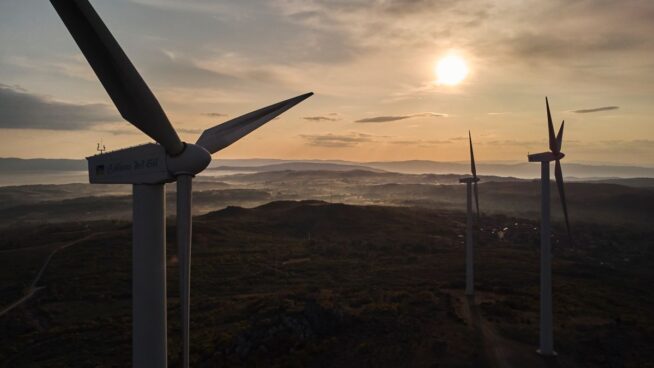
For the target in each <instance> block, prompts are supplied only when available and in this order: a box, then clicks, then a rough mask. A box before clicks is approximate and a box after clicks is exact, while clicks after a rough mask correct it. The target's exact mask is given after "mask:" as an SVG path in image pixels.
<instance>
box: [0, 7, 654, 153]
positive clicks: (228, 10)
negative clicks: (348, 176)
mask: <svg viewBox="0 0 654 368" xmlns="http://www.w3.org/2000/svg"><path fill="white" fill-rule="evenodd" d="M91 3H92V4H93V6H94V7H95V9H96V11H97V12H98V13H99V14H100V16H101V17H102V18H103V20H104V21H105V23H106V24H107V26H108V27H109V29H110V30H111V31H112V33H113V34H114V36H115V38H116V39H117V40H118V42H119V43H120V44H121V46H122V47H123V49H124V50H125V52H126V54H127V55H128V56H129V57H130V59H131V60H132V62H133V63H134V65H135V66H136V68H137V69H138V71H139V72H140V73H141V75H142V76H143V78H144V79H145V81H146V82H147V83H148V85H149V86H150V88H151V89H152V91H153V92H154V94H155V95H156V96H157V98H158V99H159V101H160V103H161V105H162V106H163V108H164V110H165V111H166V113H167V115H168V117H169V118H170V120H171V122H172V124H173V126H174V127H175V128H176V130H177V131H178V133H179V135H180V137H181V138H182V140H184V141H187V142H195V140H196V139H197V137H199V134H200V133H201V132H202V130H204V129H206V128H209V127H211V126H214V125H216V124H218V123H221V122H223V121H226V120H229V119H231V118H234V117H237V116H239V115H242V114H245V113H247V112H250V111H252V110H255V109H258V108H260V107H263V106H267V105H269V104H272V103H275V102H278V101H281V100H284V99H287V98H290V97H293V96H296V95H299V94H302V93H305V92H309V91H313V92H314V93H315V95H314V96H313V97H311V98H309V99H308V100H306V101H304V102H302V103H301V104H299V105H297V106H296V107H294V108H293V109H291V110H289V111H288V112H286V113H284V114H283V115H282V116H281V117H280V118H279V119H276V120H273V121H271V122H270V123H268V124H267V125H265V126H264V127H262V128H260V129H258V130H257V131H255V132H254V133H252V134H250V135H249V136H247V137H246V138H244V139H242V140H241V141H239V142H237V143H235V144H233V145H232V146H230V147H228V148H227V149H225V150H223V151H221V152H219V153H217V154H215V155H214V159H216V158H218V159H219V158H220V157H223V158H232V159H233V158H282V159H343V160H351V161H381V160H384V161H391V160H392V161H398V160H414V159H419V160H434V161H463V160H467V158H468V147H467V133H468V130H470V131H471V132H472V136H473V140H474V142H475V155H476V158H477V160H479V161H512V162H522V161H526V158H527V157H526V155H527V153H528V152H531V153H534V152H541V151H545V150H546V149H547V141H546V139H547V130H546V115H545V103H544V98H545V96H549V99H550V106H551V109H552V114H553V117H554V120H555V124H557V125H558V124H559V123H560V121H561V120H563V119H565V121H566V125H565V133H564V143H563V151H564V152H565V153H566V155H567V157H566V160H567V161H568V162H573V161H574V162H596V163H618V164H629V165H642V166H654V126H653V125H652V116H654V104H653V103H652V102H653V99H654V37H652V35H654V2H653V1H651V0H633V1H632V0H625V1H613V0H610V1H609V0H548V1H541V0H539V1H533V0H501V1H500V0H440V1H434V0H377V1H372V0H371V1H358V0H303V1H296V0H266V1H210V0H187V1H177V0H113V1H99V0H92V1H91ZM448 55H455V56H457V57H460V58H462V59H463V60H464V61H465V63H466V64H467V67H468V69H469V73H468V75H467V77H466V78H465V79H464V80H463V81H462V82H461V83H460V84H457V85H445V84H442V83H438V81H437V80H436V75H435V67H436V64H437V62H438V61H439V60H440V59H442V58H443V57H446V56H448ZM100 140H102V142H103V144H104V145H105V146H106V147H107V149H109V150H114V149H119V148H122V147H126V146H132V145H136V144H141V143H145V142H148V141H149V138H148V137H147V136H145V135H144V134H142V133H141V132H140V131H138V130H137V129H136V128H134V127H133V126H131V125H130V124H129V123H127V122H125V121H124V120H122V118H121V117H120V115H119V114H118V112H117V110H116V108H115V107H114V106H113V104H112V102H111V100H110V99H109V97H108V96H107V94H106V92H105V91H104V89H103V88H102V86H101V84H100V83H99V82H98V80H97V78H96V77H95V75H94V74H93V71H92V70H91V68H90V67H89V66H88V64H87V63H86V61H85V59H84V57H83V56H82V54H81V52H80V51H79V49H78V48H77V45H76V44H75V43H74V41H73V39H72V37H71V36H70V34H69V33H68V31H67V30H66V28H65V27H64V25H63V23H62V22H61V20H60V19H59V18H58V16H57V14H56V12H55V11H54V9H53V8H52V6H51V5H50V3H49V2H48V1H44V0H21V1H18V0H3V1H0V157H22V158H36V157H44V158H83V157H85V156H89V155H92V154H94V153H95V149H96V143H97V142H99V141H100Z"/></svg>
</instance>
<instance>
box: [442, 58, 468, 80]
mask: <svg viewBox="0 0 654 368" xmlns="http://www.w3.org/2000/svg"><path fill="white" fill-rule="evenodd" d="M435 72H436V83H438V84H445V85H448V86H454V85H457V84H459V83H461V82H462V81H463V80H464V79H465V78H466V76H467V75H468V66H467V65H466V62H465V60H463V59H462V58H460V57H458V56H456V55H448V56H445V57H444V58H442V59H440V60H439V61H438V64H436V68H435Z"/></svg>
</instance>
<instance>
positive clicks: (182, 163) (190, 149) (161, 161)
mask: <svg viewBox="0 0 654 368" xmlns="http://www.w3.org/2000/svg"><path fill="white" fill-rule="evenodd" d="M86 160H87V161H88V167H89V182H91V183H92V184H163V183H171V182H174V181H175V177H177V176H178V175H191V176H194V175H195V174H197V173H199V172H201V171H202V170H204V169H205V168H206V167H207V166H208V165H209V163H210V162H211V155H210V154H209V152H207V150H206V149H204V148H203V147H200V146H198V145H196V144H191V143H185V144H184V150H183V151H182V153H180V154H179V155H177V156H174V157H172V156H170V155H168V154H167V153H166V151H165V149H164V147H163V146H162V145H160V144H156V143H148V144H144V145H140V146H135V147H130V148H125V149H121V150H117V151H112V152H107V153H103V154H99V155H95V156H90V157H87V158H86Z"/></svg>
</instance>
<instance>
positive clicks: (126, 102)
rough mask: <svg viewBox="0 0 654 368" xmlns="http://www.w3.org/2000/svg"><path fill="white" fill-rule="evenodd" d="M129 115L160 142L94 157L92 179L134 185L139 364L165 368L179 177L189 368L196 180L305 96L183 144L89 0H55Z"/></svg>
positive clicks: (134, 278) (112, 95) (135, 335)
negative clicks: (169, 216)
mask: <svg viewBox="0 0 654 368" xmlns="http://www.w3.org/2000/svg"><path fill="white" fill-rule="evenodd" d="M50 2H51V3H52V5H53V6H54V8H55V10H56V11H57V13H58V14H59V17H61V19H62V21H63V22H64V24H65V26H66V28H68V31H69V32H70V33H71V35H72V36H73V39H74V40H75V42H76V43H77V45H78V46H79V48H80V49H81V51H82V53H83V54H84V56H85V57H86V59H87V61H88V62H89V64H90V65H91V67H92V68H93V71H94V72H95V74H96V75H97V76H98V78H99V79H100V82H101V83H102V85H103V86H104V88H105V89H106V91H107V93H108V94H109V97H110V98H111V99H112V101H113V102H114V104H115V105H116V107H117V108H118V111H119V112H120V114H121V115H122V116H123V118H124V119H125V120H127V121H128V122H130V123H131V124H132V125H134V126H135V127H137V128H138V129H140V130H141V131H142V132H143V133H145V134H146V135H148V136H149V137H150V138H152V139H154V140H155V141H156V142H157V143H148V144H144V145H141V146H136V147H131V148H126V149H122V150H118V151H114V152H105V153H103V154H101V155H95V156H91V157H87V160H88V165H89V166H88V167H89V181H90V182H91V183H92V184H95V183H102V184H132V188H133V225H132V226H133V234H132V241H133V244H132V248H133V250H132V298H133V306H132V317H133V322H132V332H133V335H132V363H133V366H134V367H165V366H166V365H167V337H166V330H167V328H166V233H165V231H166V217H165V201H164V186H165V184H166V183H171V182H177V243H178V251H179V265H180V266H179V267H180V304H181V310H182V331H183V332H182V335H183V336H182V341H183V357H182V361H183V364H184V367H188V351H189V333H188V332H189V303H190V265H191V263H190V262H191V205H192V202H191V194H192V181H193V177H194V176H195V175H196V174H198V173H200V172H201V171H203V170H204V169H205V168H206V167H207V166H208V165H209V163H210V162H211V154H213V153H216V152H218V151H220V150H222V149H223V148H225V147H227V146H229V145H231V144H232V143H234V142H236V141H238V140H239V139H241V138H243V137H244V136H246V135H247V134H249V133H251V132H252V131H254V130H255V129H257V128H259V127H260V126H262V125H263V124H265V123H266V122H268V121H270V120H272V119H273V118H275V117H276V116H278V115H279V114H281V113H283V112H284V111H286V110H288V109H290V108H291V107H293V106H294V105H296V104H298V103H299V102H301V101H302V100H304V99H306V98H308V97H309V96H311V95H312V93H306V94H303V95H300V96H297V97H294V98H291V99H288V100H285V101H282V102H279V103H276V104H274V105H271V106H268V107H264V108H262V109H259V110H256V111H253V112H250V113H248V114H246V115H243V116H240V117H238V118H235V119H232V120H230V121H228V122H226V123H223V124H220V125H217V126H215V127H213V128H210V129H207V130H205V131H204V132H203V133H202V135H201V136H200V138H199V139H198V140H197V142H196V143H195V144H191V143H185V142H182V141H181V140H180V139H179V137H178V135H177V132H175V129H173V127H172V125H171V124H170V121H169V120H168V118H167V117H166V114H165V113H164V111H163V109H162V108H161V106H160V105H159V102H158V101H157V99H156V98H155V96H154V95H153V94H152V92H151V91H150V88H149V87H148V86H147V84H146V83H145V82H144V81H143V79H142V78H141V76H140V75H139V73H138V72H137V71H136V69H135V68H134V66H133V65H132V63H131V62H130V60H129V59H128V58H127V56H126V55H125V53H124V52H123V50H122V49H121V47H120V45H118V42H116V40H115V39H114V37H113V36H112V34H111V33H110V32H109V30H108V29H107V27H106V26H105V24H104V23H103V22H102V20H101V19H100V17H99V16H98V14H97V13H96V12H95V10H94V9H93V7H92V6H91V4H89V2H88V0H50Z"/></svg>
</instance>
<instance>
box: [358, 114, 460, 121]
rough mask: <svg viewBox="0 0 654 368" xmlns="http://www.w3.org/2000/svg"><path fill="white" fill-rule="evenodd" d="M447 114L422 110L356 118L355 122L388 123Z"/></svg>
mask: <svg viewBox="0 0 654 368" xmlns="http://www.w3.org/2000/svg"><path fill="white" fill-rule="evenodd" d="M446 116H447V114H437V113H435V112H421V113H417V114H409V115H389V116H375V117H372V118H364V119H359V120H355V121H354V122H355V123H387V122H389V121H398V120H404V119H410V118H415V117H446Z"/></svg>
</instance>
